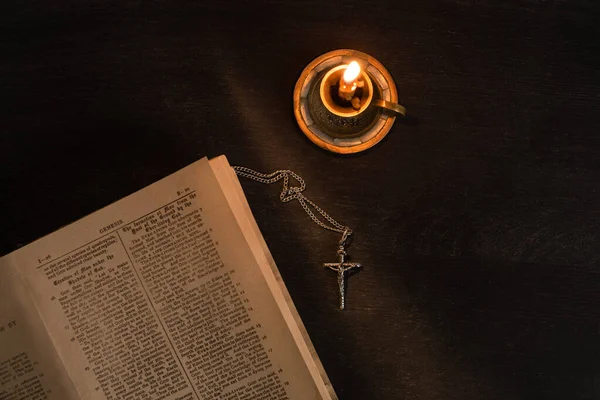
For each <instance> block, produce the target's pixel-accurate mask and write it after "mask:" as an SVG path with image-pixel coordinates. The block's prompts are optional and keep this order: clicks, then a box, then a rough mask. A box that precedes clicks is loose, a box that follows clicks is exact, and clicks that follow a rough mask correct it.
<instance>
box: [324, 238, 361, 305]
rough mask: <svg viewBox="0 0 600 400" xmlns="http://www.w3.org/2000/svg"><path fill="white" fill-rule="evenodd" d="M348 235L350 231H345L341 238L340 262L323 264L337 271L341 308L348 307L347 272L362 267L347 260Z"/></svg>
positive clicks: (338, 252)
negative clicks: (346, 244)
mask: <svg viewBox="0 0 600 400" xmlns="http://www.w3.org/2000/svg"><path fill="white" fill-rule="evenodd" d="M348 236H350V232H344V235H343V236H342V240H340V246H339V248H338V251H337V254H338V257H339V262H336V263H325V264H323V267H325V268H329V269H331V270H332V271H335V272H337V278H338V287H339V290H340V310H343V309H344V308H346V278H347V275H346V273H347V272H348V271H350V270H351V269H353V268H360V267H361V265H360V264H359V263H351V262H346V256H347V255H348V253H346V249H345V247H344V245H345V243H346V239H347V238H348Z"/></svg>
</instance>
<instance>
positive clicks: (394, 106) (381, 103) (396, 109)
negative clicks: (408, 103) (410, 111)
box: [373, 99, 406, 117]
mask: <svg viewBox="0 0 600 400" xmlns="http://www.w3.org/2000/svg"><path fill="white" fill-rule="evenodd" d="M373 105H374V106H375V107H380V108H383V109H386V110H388V111H391V112H393V113H395V114H398V115H401V116H403V117H406V107H404V106H401V105H400V104H398V103H393V102H391V101H385V100H380V99H375V100H373Z"/></svg>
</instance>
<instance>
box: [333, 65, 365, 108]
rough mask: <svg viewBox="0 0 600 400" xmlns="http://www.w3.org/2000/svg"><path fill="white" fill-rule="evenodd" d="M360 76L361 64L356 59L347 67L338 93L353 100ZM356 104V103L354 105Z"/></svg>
mask: <svg viewBox="0 0 600 400" xmlns="http://www.w3.org/2000/svg"><path fill="white" fill-rule="evenodd" d="M359 76H360V65H359V64H358V63H357V62H356V61H352V62H351V63H350V64H348V66H347V67H346V70H345V71H344V74H343V75H342V78H341V79H340V85H339V86H340V87H339V91H338V95H339V96H340V98H342V99H344V100H346V101H352V99H353V97H354V92H356V88H357V87H359V86H360V85H359V83H358V81H357V79H358V77H359ZM353 106H354V105H353Z"/></svg>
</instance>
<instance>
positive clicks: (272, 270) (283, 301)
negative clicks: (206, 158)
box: [210, 156, 337, 400]
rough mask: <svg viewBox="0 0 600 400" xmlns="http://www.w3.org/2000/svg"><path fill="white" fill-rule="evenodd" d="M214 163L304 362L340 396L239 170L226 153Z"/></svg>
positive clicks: (321, 384) (323, 386) (324, 391)
mask: <svg viewBox="0 0 600 400" xmlns="http://www.w3.org/2000/svg"><path fill="white" fill-rule="evenodd" d="M210 164H211V166H212V167H213V170H214V171H215V175H216V176H217V179H218V180H219V182H220V183H221V188H222V189H223V192H224V194H225V197H226V198H227V200H228V201H229V205H230V207H231V209H232V211H233V213H234V214H235V215H236V219H237V221H238V223H239V224H240V227H241V230H242V232H243V233H244V235H245V237H246V240H247V241H248V244H249V245H250V247H251V249H252V251H253V252H254V256H255V259H256V260H257V262H258V263H259V266H260V268H261V271H262V273H263V276H264V278H265V281H266V282H267V284H268V285H269V289H270V290H271V292H272V293H273V298H274V299H275V301H276V302H277V304H278V306H279V309H280V312H281V315H282V317H283V318H284V320H285V323H286V324H287V326H288V329H289V331H290V333H291V335H292V337H293V338H294V341H295V343H296V346H297V347H298V352H299V353H300V355H301V357H302V358H303V359H304V364H305V365H306V367H307V368H308V369H309V372H310V374H311V376H312V379H313V380H314V381H315V384H316V385H317V388H318V389H319V393H320V395H321V397H322V398H323V399H332V400H335V399H337V396H336V394H335V392H334V390H333V387H332V386H331V382H330V381H329V378H328V377H327V374H326V373H325V370H324V368H323V366H322V364H321V362H320V360H319V357H318V355H317V353H316V351H315V349H314V346H313V345H312V342H311V341H310V338H309V336H308V333H307V332H306V329H305V328H304V325H303V323H302V320H301V319H300V316H299V315H298V312H297V311H296V307H295V306H294V303H293V301H292V299H291V297H290V295H289V293H288V291H287V288H286V287H285V283H284V282H283V279H282V278H281V275H280V274H279V270H278V269H277V265H276V264H275V260H274V259H273V256H272V255H271V252H270V251H269V248H268V247H267V244H266V242H265V240H264V238H263V236H262V234H261V233H260V229H259V228H258V225H257V224H256V220H255V219H254V216H253V215H252V211H251V210H250V206H249V205H248V202H247V200H246V196H245V195H244V192H243V190H242V187H241V185H240V182H239V180H238V178H237V175H236V174H235V171H234V170H233V169H232V168H231V166H230V165H229V163H228V161H227V159H226V158H225V156H221V157H218V158H215V159H212V160H210ZM302 368H304V366H302Z"/></svg>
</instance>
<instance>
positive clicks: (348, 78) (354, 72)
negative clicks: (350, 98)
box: [338, 61, 360, 84]
mask: <svg viewBox="0 0 600 400" xmlns="http://www.w3.org/2000/svg"><path fill="white" fill-rule="evenodd" d="M358 75H360V65H358V63H357V62H356V61H352V62H351V63H350V64H349V65H348V67H347V68H346V71H344V77H343V78H344V82H346V83H348V84H351V83H352V82H354V81H355V80H356V78H358ZM338 76H339V75H338Z"/></svg>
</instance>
